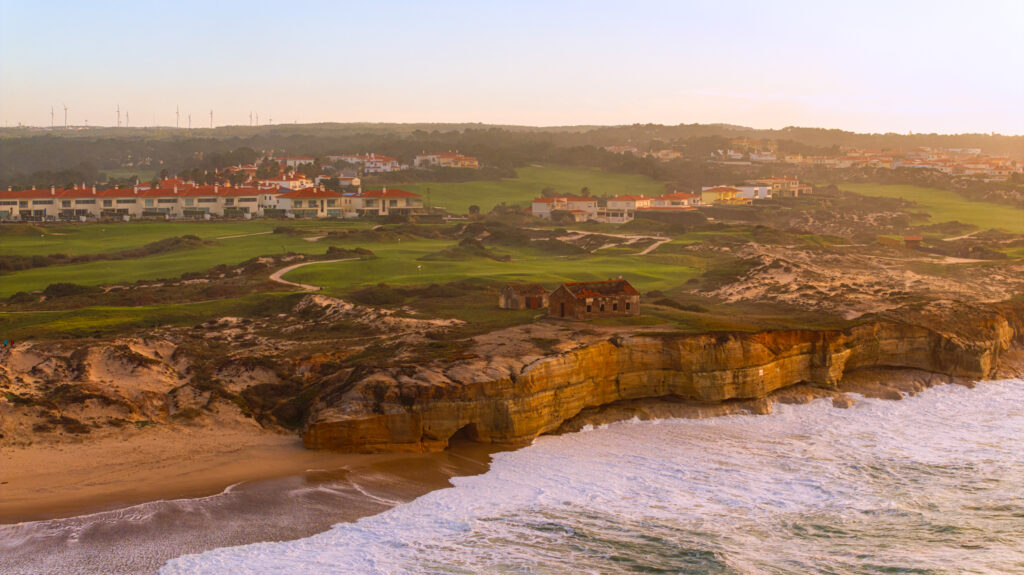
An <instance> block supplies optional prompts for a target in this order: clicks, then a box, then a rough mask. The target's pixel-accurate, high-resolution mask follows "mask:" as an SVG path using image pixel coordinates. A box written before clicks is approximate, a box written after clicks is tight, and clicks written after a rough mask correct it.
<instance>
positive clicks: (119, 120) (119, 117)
mask: <svg viewBox="0 0 1024 575" xmlns="http://www.w3.org/2000/svg"><path fill="white" fill-rule="evenodd" d="M117 127H118V128H120V127H121V104H118V105H117Z"/></svg>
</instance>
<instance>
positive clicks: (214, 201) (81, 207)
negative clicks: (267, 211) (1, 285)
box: [0, 185, 263, 221]
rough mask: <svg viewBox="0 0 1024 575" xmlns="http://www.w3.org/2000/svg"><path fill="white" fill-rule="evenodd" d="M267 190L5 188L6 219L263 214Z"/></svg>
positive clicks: (0, 200) (0, 210)
mask: <svg viewBox="0 0 1024 575" xmlns="http://www.w3.org/2000/svg"><path fill="white" fill-rule="evenodd" d="M262 193H263V190H259V189H257V188H248V187H229V186H219V185H213V186H194V185H188V186H186V187H183V188H178V187H177V186H176V185H175V186H172V187H171V188H170V189H166V188H163V187H160V186H158V187H155V188H140V187H132V188H118V187H114V188H111V189H107V190H97V189H96V188H95V187H91V188H87V187H85V186H81V187H78V186H75V187H73V188H70V189H57V188H50V189H49V190H35V189H32V190H16V191H12V190H8V191H6V192H0V219H12V220H21V221H58V220H64V221H72V220H91V219H137V218H161V219H171V218H206V217H213V216H216V217H244V218H249V217H252V216H259V215H262V204H261V203H260V196H261V194H262Z"/></svg>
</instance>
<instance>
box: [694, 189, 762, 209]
mask: <svg viewBox="0 0 1024 575" xmlns="http://www.w3.org/2000/svg"><path fill="white" fill-rule="evenodd" d="M742 193H743V192H742V191H741V190H738V189H736V188H734V187H731V186H715V187H712V188H706V189H703V190H701V191H700V201H701V203H702V204H706V205H715V206H723V205H743V204H750V203H753V200H751V199H748V198H744V197H743V196H742V195H741V194H742Z"/></svg>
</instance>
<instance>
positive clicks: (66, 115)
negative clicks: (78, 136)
mask: <svg viewBox="0 0 1024 575" xmlns="http://www.w3.org/2000/svg"><path fill="white" fill-rule="evenodd" d="M61 105H62V106H64V129H65V130H67V129H68V105H67V104H61Z"/></svg>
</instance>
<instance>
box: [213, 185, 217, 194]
mask: <svg viewBox="0 0 1024 575" xmlns="http://www.w3.org/2000/svg"><path fill="white" fill-rule="evenodd" d="M217 191H218V187H217V184H214V185H213V193H215V194H216V193H217Z"/></svg>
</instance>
